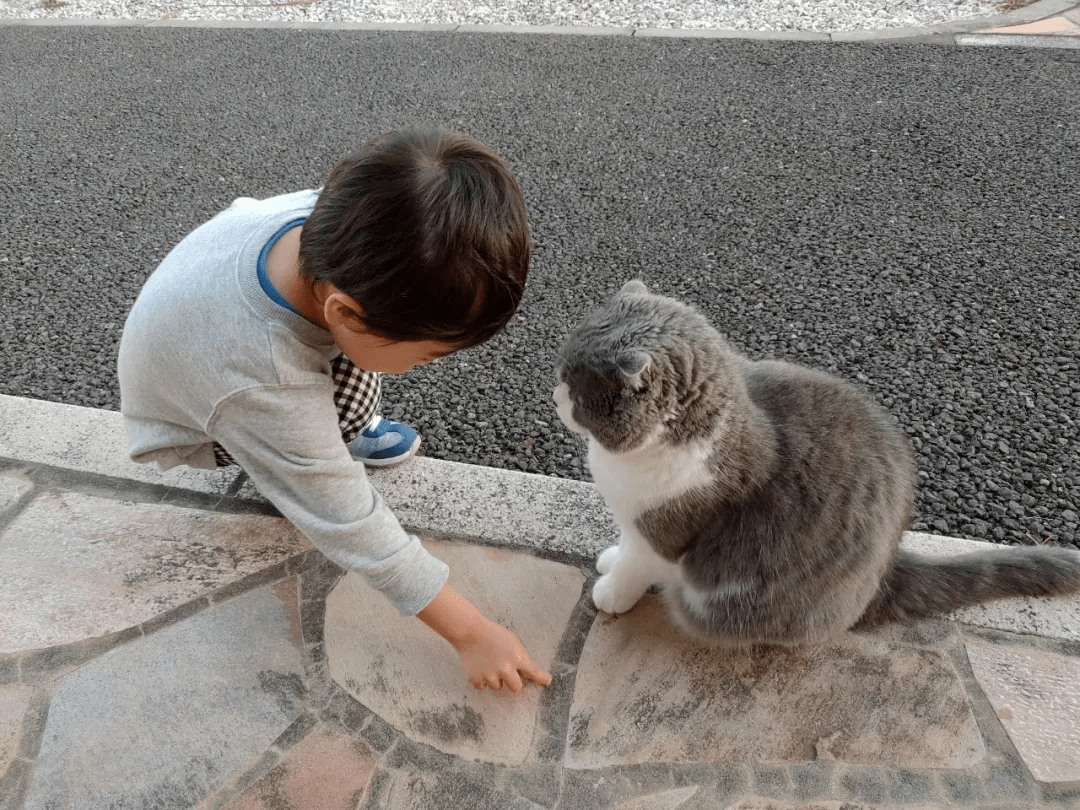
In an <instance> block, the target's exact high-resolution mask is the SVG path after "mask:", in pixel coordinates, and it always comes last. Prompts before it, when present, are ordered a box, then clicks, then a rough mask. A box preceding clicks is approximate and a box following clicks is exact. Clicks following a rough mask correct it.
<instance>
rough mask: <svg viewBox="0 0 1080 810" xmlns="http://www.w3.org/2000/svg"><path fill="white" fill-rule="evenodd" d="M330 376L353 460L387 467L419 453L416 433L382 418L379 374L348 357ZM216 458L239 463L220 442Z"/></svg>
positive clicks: (333, 365)
mask: <svg viewBox="0 0 1080 810" xmlns="http://www.w3.org/2000/svg"><path fill="white" fill-rule="evenodd" d="M330 373H331V376H333V378H334V405H335V406H336V407H337V412H338V427H340V428H341V438H343V439H344V440H345V443H346V444H347V445H348V446H349V452H350V453H352V455H353V458H355V459H356V460H357V461H362V462H364V464H367V465H369V466H371V467H385V466H388V465H390V464H397V463H398V462H400V461H404V460H405V459H407V458H408V457H409V456H411V455H412V454H413V453H415V452H416V450H417V448H419V447H420V437H419V436H417V435H416V431H415V430H413V429H412V428H411V427H409V426H408V425H403V424H401V423H400V422H392V421H390V420H389V419H383V418H382V417H380V416H379V404H380V403H381V402H382V383H381V382H380V378H379V374H378V373H376V372H374V371H364V370H363V369H361V368H358V367H357V366H356V364H355V363H353V362H352V360H350V359H349V358H348V357H346V356H345V355H344V354H341V355H338V356H337V357H336V358H334V359H333V360H332V361H331V362H330ZM214 458H215V459H217V465H218V466H219V467H227V466H228V465H230V464H235V463H236V462H235V461H234V460H233V457H232V456H230V455H229V453H228V451H226V450H225V448H224V447H222V446H221V445H220V444H218V443H217V442H215V443H214Z"/></svg>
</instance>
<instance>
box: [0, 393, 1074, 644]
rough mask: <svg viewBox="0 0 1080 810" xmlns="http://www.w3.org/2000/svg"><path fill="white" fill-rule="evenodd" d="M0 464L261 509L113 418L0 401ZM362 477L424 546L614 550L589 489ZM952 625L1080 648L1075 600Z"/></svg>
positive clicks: (467, 471) (403, 471) (559, 482)
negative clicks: (133, 440) (142, 441)
mask: <svg viewBox="0 0 1080 810" xmlns="http://www.w3.org/2000/svg"><path fill="white" fill-rule="evenodd" d="M3 459H7V460H9V462H14V463H15V466H16V467H17V466H18V465H20V464H22V465H44V466H48V467H58V468H61V469H64V470H72V471H75V472H77V473H81V474H84V475H89V476H95V477H96V476H100V477H103V478H105V479H107V480H108V481H109V482H110V484H111V485H114V486H116V487H117V489H118V492H119V493H120V494H122V493H123V487H124V485H125V483H127V484H131V485H146V484H151V485H158V486H161V487H167V488H173V489H180V490H185V491H188V492H193V493H197V494H201V495H216V496H220V497H221V498H222V499H236V500H240V501H245V502H248V503H251V502H261V503H265V502H266V501H265V499H263V498H262V496H261V495H260V494H259V493H258V491H257V490H256V489H255V487H254V486H253V485H252V484H251V482H250V480H248V479H247V477H246V475H244V474H243V473H239V472H238V471H237V470H236V469H235V468H225V469H222V470H216V471H215V470H193V469H188V468H176V469H173V470H169V471H167V472H161V471H159V470H158V469H157V468H156V466H154V465H142V464H135V463H133V462H132V461H130V460H129V459H128V457H127V450H126V437H125V435H124V426H123V417H122V416H121V415H120V414H119V413H118V412H116V411H101V410H95V409H93V408H84V407H80V406H75V405H64V404H61V403H56V402H46V401H43V400H34V399H27V398H23V397H12V396H6V395H0V460H3ZM8 466H11V465H10V463H9V465H8ZM368 474H369V475H370V477H371V480H372V482H373V483H374V484H375V486H376V487H377V488H378V489H379V491H380V493H381V494H382V495H383V497H384V498H385V499H386V501H387V503H388V504H389V506H390V508H391V509H393V510H394V513H395V514H396V515H397V516H398V518H399V520H400V521H401V523H402V524H403V525H404V526H405V527H406V528H407V529H408V530H409V531H411V532H414V533H416V534H419V535H422V536H425V537H433V538H440V539H449V540H459V541H472V542H480V543H483V544H485V545H495V546H503V547H507V548H526V549H530V550H533V551H540V552H543V553H545V554H548V555H554V556H557V557H563V558H567V559H570V560H574V561H576V562H578V563H584V564H586V565H591V561H592V560H593V559H594V558H595V556H596V555H597V554H598V553H599V552H600V551H602V550H603V549H604V548H607V547H608V546H610V545H613V544H614V543H616V542H618V529H617V527H616V525H615V523H614V521H613V520H612V517H611V513H610V511H609V510H608V508H607V507H606V505H605V504H604V502H603V499H602V498H601V497H600V494H599V493H598V492H597V491H596V488H595V487H594V486H593V485H592V484H590V483H586V482H582V481H573V480H569V479H563V478H554V477H548V476H543V475H535V474H531V473H522V472H517V471H512V470H499V469H494V468H490V467H480V466H476V465H471V464H460V463H457V462H452V461H442V460H439V459H431V458H425V457H418V458H413V459H410V460H409V461H408V462H405V463H403V464H400V465H398V466H396V467H390V468H386V469H382V470H369V471H368ZM904 546H905V547H906V548H909V549H911V550H912V551H917V552H919V553H923V554H929V555H940V556H949V555H954V554H962V553H965V552H970V551H975V550H983V549H987V548H990V549H1000V548H1003V547H1002V546H996V545H993V544H990V543H982V542H977V541H974V540H965V539H962V538H956V537H945V536H938V535H930V534H923V533H917V532H908V533H907V535H905V538H904ZM952 618H953V619H954V620H956V621H960V622H963V623H965V624H971V625H975V626H978V627H988V628H993V629H997V630H1004V631H1008V632H1014V633H1026V634H1030V635H1036V636H1044V637H1048V638H1056V639H1064V640H1070V641H1078V642H1080V598H1073V599H1062V598H1058V599H1052V600H1051V599H1021V600H1009V601H1007V602H1004V603H992V604H989V605H984V606H979V607H975V608H968V609H965V610H962V611H958V612H957V613H955V614H953V615H952Z"/></svg>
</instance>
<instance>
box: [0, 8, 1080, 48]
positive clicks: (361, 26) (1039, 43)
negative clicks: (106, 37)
mask: <svg viewBox="0 0 1080 810" xmlns="http://www.w3.org/2000/svg"><path fill="white" fill-rule="evenodd" d="M1074 7H1078V4H1077V2H1076V0H1037V2H1035V3H1031V4H1030V5H1027V6H1025V7H1023V8H1020V9H1017V10H1015V11H1010V12H1007V13H1004V14H994V15H988V16H985V17H971V18H967V19H963V20H954V21H948V22H941V23H935V24H933V25H929V26H920V27H901V28H877V29H864V30H857V31H834V32H818V31H757V30H744V29H705V28H700V29H699V28H632V27H600V26H564V25H506V24H500V23H494V24H468V23H463V24H455V23H445V24H443V23H381V22H371V23H367V22H329V21H315V22H292V21H284V20H128V19H89V18H78V17H57V18H34V19H26V18H11V19H0V26H97V25H100V26H115V27H142V28H210V29H214V28H221V29H226V28H250V29H288V30H318V31H389V32H398V33H433V32H434V33H459V34H512V35H537V34H540V35H558V36H626V37H634V38H645V39H657V38H663V39H680V38H682V39H747V40H767V41H786V42H817V43H821V42H831V43H837V44H840V43H845V44H851V43H867V42H875V43H876V42H880V43H906V44H934V45H960V46H987V45H1011V46H1017V47H1039V48H1080V42H1078V41H1077V38H1076V37H1067V36H1056V37H1055V36H1042V35H1035V36H1023V35H1011V34H979V33H978V32H980V31H985V29H988V28H1000V27H1004V26H1012V25H1022V24H1025V23H1030V22H1034V21H1037V20H1042V19H1044V18H1047V17H1051V16H1053V15H1056V14H1060V13H1062V12H1065V11H1067V10H1069V9H1072V8H1074Z"/></svg>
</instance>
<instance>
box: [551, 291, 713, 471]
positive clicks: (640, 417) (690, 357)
mask: <svg viewBox="0 0 1080 810" xmlns="http://www.w3.org/2000/svg"><path fill="white" fill-rule="evenodd" d="M702 328H704V329H706V330H709V327H708V326H707V324H705V323H704V319H702V318H701V316H700V315H698V314H697V313H696V312H694V311H693V310H691V309H690V308H689V307H686V306H685V305H683V304H680V303H678V302H677V301H673V300H671V299H668V298H663V297H661V296H658V295H652V294H650V293H649V292H648V290H647V289H646V287H645V285H644V284H642V283H641V282H640V281H631V282H629V283H627V284H626V285H625V286H624V287H623V288H622V289H621V290H620V291H619V292H618V293H617V294H616V295H615V296H614V297H613V298H612V299H611V301H609V302H608V304H607V305H606V306H604V307H602V308H601V309H599V310H596V311H595V312H592V313H591V314H589V315H588V316H587V317H586V318H585V320H584V321H582V323H581V324H580V325H578V326H577V327H576V328H575V329H574V330H573V331H572V332H571V333H570V335H569V336H568V337H567V338H566V341H565V342H564V344H563V346H562V349H560V351H559V357H558V361H557V364H556V374H557V375H558V380H559V385H558V386H557V387H556V389H555V395H554V399H555V405H556V410H557V412H558V414H559V418H560V419H561V420H562V421H563V423H564V424H565V425H566V426H567V427H568V428H570V429H571V430H573V431H576V432H578V433H583V434H588V435H590V436H592V437H593V438H594V439H596V441H598V442H599V443H600V444H601V445H602V446H603V447H604V448H606V449H607V450H609V451H611V452H616V453H622V452H628V451H630V450H634V449H636V448H639V447H642V446H644V445H648V444H651V443H653V442H655V441H657V440H661V439H663V437H664V435H665V434H666V433H669V432H670V430H671V426H672V425H673V424H674V423H675V422H677V421H678V420H679V419H680V417H681V416H682V413H683V410H684V409H683V407H682V405H683V399H684V398H685V394H686V392H687V385H688V383H689V382H691V378H692V377H693V371H694V365H695V357H696V354H697V352H698V349H699V346H698V345H697V343H698V342H697V341H696V340H695V339H694V338H695V336H697V334H698V333H699V332H700V330H701V329H702ZM709 331H712V330H709ZM713 334H714V335H715V332H713ZM717 337H718V336H717Z"/></svg>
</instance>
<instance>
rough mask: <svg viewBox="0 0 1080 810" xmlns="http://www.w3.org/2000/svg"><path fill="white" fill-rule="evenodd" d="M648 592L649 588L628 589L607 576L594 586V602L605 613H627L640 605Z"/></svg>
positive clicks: (612, 577) (610, 576) (597, 581)
mask: <svg viewBox="0 0 1080 810" xmlns="http://www.w3.org/2000/svg"><path fill="white" fill-rule="evenodd" d="M610 550H611V549H608V551H610ZM601 556H603V555H601ZM597 565H599V560H597ZM646 590H648V588H647V587H646V588H627V587H626V586H625V584H622V583H620V582H619V581H618V580H617V579H615V577H614V576H613V575H611V574H605V575H604V576H602V577H600V579H598V580H596V584H595V585H593V590H592V600H593V604H594V605H596V608H597V610H601V611H603V612H604V613H626V612H627V611H629V610H630V609H631V608H632V607H633V606H634V605H636V604H637V603H638V600H639V599H640V598H641V597H642V596H644V594H645V591H646Z"/></svg>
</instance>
